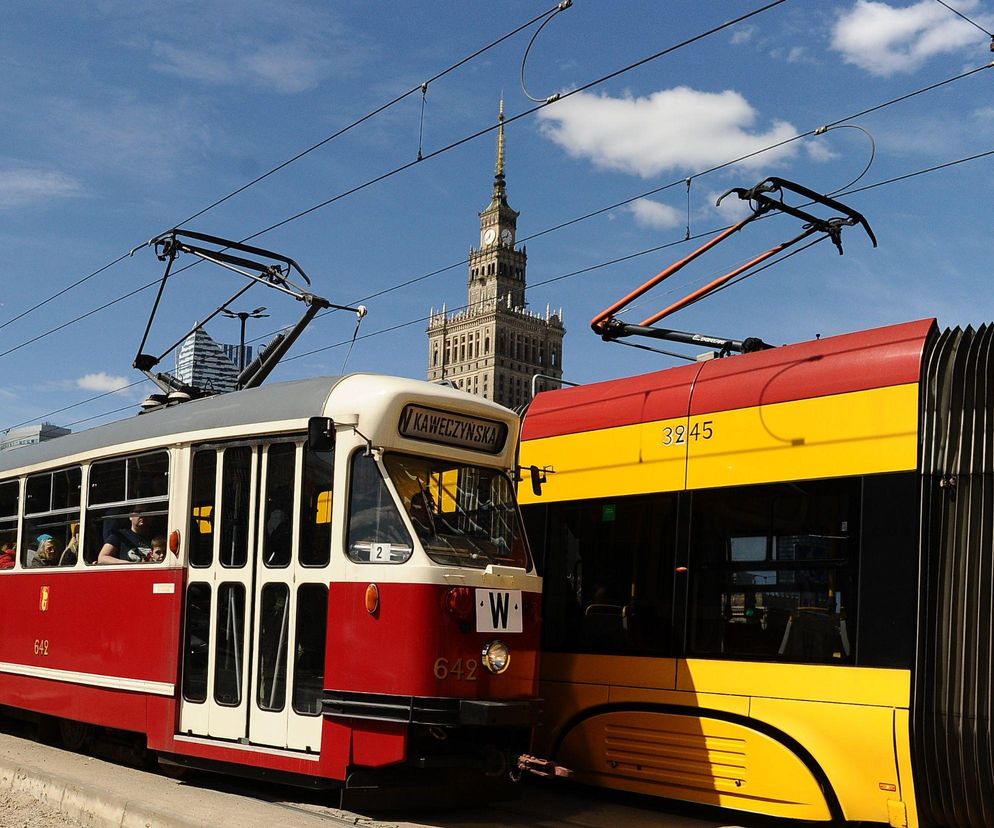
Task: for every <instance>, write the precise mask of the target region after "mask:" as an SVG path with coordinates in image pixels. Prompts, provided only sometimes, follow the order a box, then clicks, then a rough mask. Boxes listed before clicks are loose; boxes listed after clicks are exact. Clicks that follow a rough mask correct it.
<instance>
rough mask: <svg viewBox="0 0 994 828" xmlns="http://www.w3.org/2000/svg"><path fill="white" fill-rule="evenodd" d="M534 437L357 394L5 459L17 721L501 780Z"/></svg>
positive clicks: (365, 768)
mask: <svg viewBox="0 0 994 828" xmlns="http://www.w3.org/2000/svg"><path fill="white" fill-rule="evenodd" d="M517 436H518V423H517V420H516V418H515V417H514V415H513V414H512V413H511V412H509V411H506V410H505V409H503V408H501V407H500V406H497V405H495V404H493V403H490V402H487V401H486V400H482V399H479V398H477V397H472V396H470V395H468V394H464V393H462V392H459V391H456V390H453V389H450V388H445V387H440V386H434V385H429V384H426V383H422V382H416V381H413V380H404V379H397V378H389V377H383V376H375V375H370V374H352V375H348V376H345V377H341V378H322V379H310V380H301V381H297V382H289V383H282V384H276V385H272V386H268V387H262V388H254V389H250V390H245V391H239V392H235V393H231V394H227V395H222V396H216V397H210V398H206V399H201V400H195V401H191V402H185V403H182V404H179V405H175V406H166V407H163V408H162V409H160V410H157V411H152V412H150V413H147V414H144V415H142V416H138V417H135V418H133V419H130V420H126V421H122V422H118V423H114V424H111V425H107V426H103V427H100V428H95V429H92V430H90V431H86V432H82V433H79V434H73V435H68V436H65V437H61V438H59V439H57V440H53V441H49V442H45V443H41V444H38V445H34V446H28V447H24V448H20V449H17V450H13V451H9V452H5V453H4V454H3V455H0V548H5V549H7V550H8V553H9V555H8V560H11V559H12V558H13V557H15V555H14V552H15V551H16V563H13V564H12V565H11V566H10V568H8V569H0V607H2V614H0V617H2V628H3V629H2V634H0V704H2V705H5V706H7V707H10V708H18V709H21V710H25V711H32V712H34V713H39V714H44V715H45V716H50V717H56V718H57V720H58V721H59V722H60V725H61V731H62V733H63V736H64V738H65V739H66V741H67V742H69V743H70V744H72V745H76V746H79V745H80V744H82V743H83V741H84V740H85V738H86V737H87V735H88V733H90V732H91V730H92V728H93V727H94V726H97V727H104V728H113V729H115V730H116V731H130V732H133V733H134V734H138V735H139V736H143V737H145V739H146V740H147V746H148V748H149V749H150V750H152V751H155V753H156V754H157V755H158V756H159V759H160V761H164V762H169V763H172V764H178V765H187V766H195V767H207V768H213V769H221V770H226V771H229V772H233V773H243V774H247V775H264V776H274V775H279V774H281V773H282V774H286V775H287V778H288V780H289V781H294V780H296V781H298V782H306V783H307V784H320V783H322V782H326V783H329V784H332V785H335V784H342V785H345V786H349V785H351V784H362V785H363V786H369V785H375V784H378V781H382V780H389V781H391V782H393V781H396V780H398V779H400V778H407V776H406V772H407V771H410V773H411V774H413V775H414V777H415V778H418V774H419V771H418V769H419V768H422V769H423V768H430V769H431V770H429V771H423V770H422V771H420V773H421V774H428V773H430V774H432V775H434V776H437V777H438V778H441V777H442V776H443V775H444V774H442V773H441V772H440V771H439V769H441V768H451V769H453V770H454V771H457V772H463V773H466V772H468V773H480V772H490V773H497V772H499V771H500V770H501V769H502V768H503V767H505V765H506V763H507V762H508V761H509V760H510V759H513V754H514V753H515V752H516V751H519V750H522V749H525V748H527V740H528V734H529V732H530V728H531V725H532V724H533V723H534V722H535V720H536V717H537V711H538V701H537V699H536V659H537V643H538V614H539V603H540V592H541V584H540V580H539V578H538V576H537V575H536V574H535V570H534V567H533V566H532V563H531V560H530V557H529V552H528V549H527V545H526V541H525V538H524V535H523V532H522V529H521V523H520V518H519V514H518V508H517V505H516V502H515V496H514V485H513V483H512V478H511V476H510V474H509V472H510V470H511V468H512V466H513V463H514V453H515V446H516V442H517ZM135 538H137V540H135ZM129 539H130V540H129ZM160 550H162V551H160Z"/></svg>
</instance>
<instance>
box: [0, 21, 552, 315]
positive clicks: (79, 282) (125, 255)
mask: <svg viewBox="0 0 994 828" xmlns="http://www.w3.org/2000/svg"><path fill="white" fill-rule="evenodd" d="M558 11H559V6H558V5H556V6H554V7H553V8H551V9H549V10H548V11H545V12H543V13H542V14H539V15H536V16H535V17H533V18H532V19H531V20H529V21H527V22H526V23H522V24H521V25H520V26H518V27H517V28H515V29H513V30H511V31H510V32H508V33H507V34H505V35H502V36H501V37H499V38H497V39H496V40H494V41H491V42H490V43H488V44H487V45H486V46H483V47H482V48H480V49H477V50H476V51H475V52H473V53H472V54H470V55H467V56H466V57H464V58H462V59H461V60H458V61H457V62H455V63H453V64H452V65H451V66H448V67H446V68H445V69H443V70H442V71H440V72H437V73H436V74H434V75H432V76H431V77H430V78H428V80H426V81H424V82H423V83H419V84H418V85H417V86H415V87H412V88H411V89H408V90H407V91H406V92H404V93H402V94H400V95H398V96H396V97H395V98H393V99H392V100H390V101H388V102H387V103H385V104H381V105H380V106H378V107H376V108H375V109H373V110H372V111H371V112H368V113H367V114H365V115H363V116H362V117H361V118H358V119H356V120H355V121H353V122H352V123H350V124H347V125H346V126H344V127H342V128H341V129H338V130H336V131H335V132H333V133H332V134H331V135H328V136H326V137H325V138H322V139H321V140H320V141H318V142H317V143H316V144H312V145H311V146H309V147H308V148H307V149H305V150H302V151H300V152H298V153H297V154H296V155H294V156H293V157H291V158H288V159H287V160H286V161H283V162H282V163H280V164H277V165H276V166H275V167H273V168H271V169H270V170H268V171H266V172H264V173H263V174H262V175H259V176H256V177H255V178H253V179H252V180H251V181H249V182H248V183H246V184H243V185H242V186H241V187H238V188H237V189H235V190H232V191H231V192H230V193H228V194H227V195H226V196H223V197H221V198H219V199H217V200H216V201H214V202H212V203H211V204H208V205H207V206H206V207H204V208H202V209H201V210H198V211H197V212H196V213H193V214H192V215H190V216H187V217H186V218H185V219H183V220H182V221H180V222H177V223H176V224H174V225H173V226H174V227H181V226H182V225H184V224H187V223H188V222H191V221H193V220H194V219H196V218H199V217H200V216H202V215H204V213H207V212H208V211H210V210H213V209H214V208H215V207H218V206H219V205H221V204H223V203H224V202H226V201H228V200H229V199H231V198H234V197H235V196H236V195H238V194H240V193H243V192H245V190H247V189H249V188H250V187H253V186H255V185H256V184H258V183H259V182H260V181H263V180H264V179H266V178H269V177H270V176H271V175H274V174H275V173H277V172H279V171H280V170H283V169H285V168H286V167H289V166H290V165H291V164H293V163H294V162H296V161H299V160H300V159H301V158H303V157H304V156H305V155H308V154H310V153H312V152H314V150H316V149H319V148H320V147H323V146H324V145H325V144H327V143H329V142H330V141H333V140H335V139H336V138H338V137H340V136H342V135H344V134H345V133H346V132H349V131H350V130H352V129H354V128H355V127H357V126H359V125H361V124H363V123H365V122H366V121H368V120H370V119H371V118H374V117H375V116H377V115H379V114H380V113H381V112H384V111H385V110H387V109H389V108H390V107H392V106H394V105H396V104H398V103H400V102H401V101H402V100H404V99H405V98H407V97H409V96H410V95H412V94H414V93H415V92H419V91H422V90H423V89H426V88H427V86H428V84H431V83H434V82H435V81H437V80H440V79H441V78H443V77H445V76H446V75H448V74H450V73H451V72H454V71H455V70H456V69H458V68H460V67H461V66H464V65H465V64H467V63H469V62H470V61H471V60H474V59H475V58H477V57H479V56H480V55H482V54H483V53H485V52H487V51H489V50H490V49H492V48H494V47H495V46H498V45H500V44H501V43H503V42H504V41H505V40H508V39H509V38H511V37H513V36H514V35H516V34H518V33H519V32H521V31H522V30H524V29H527V28H528V27H529V26H531V25H533V24H535V23H537V22H538V21H539V20H541V19H542V18H543V17H547V16H548V15H554V14H556V13H557V12H558ZM129 255H130V254H128V253H123V254H121V255H120V256H118V257H117V258H116V259H114V260H113V261H111V262H108V263H107V264H105V265H103V266H102V267H100V268H98V269H96V270H94V271H93V272H92V273H89V274H87V275H86V276H84V277H82V278H81V279H78V280H77V281H75V282H73V283H72V284H71V285H68V286H66V287H65V288H63V289H61V290H59V291H57V292H56V293H53V294H52V295H51V296H49V297H48V298H46V299H43V300H42V301H40V302H38V303H36V304H35V305H32V306H31V307H30V308H27V309H26V310H24V311H22V312H21V313H19V314H18V315H17V316H15V317H13V318H12V319H8V320H7V321H5V322H3V323H0V330H3V329H4V328H6V327H7V326H8V325H11V324H13V323H14V322H17V321H18V320H19V319H23V318H24V317H25V316H27V315H28V314H30V313H33V312H34V311H36V310H38V309H39V308H42V307H44V306H45V305H47V304H48V303H49V302H52V301H54V300H55V299H58V298H59V297H60V296H62V295H63V294H66V293H68V292H69V291H70V290H73V289H74V288H77V287H79V286H80V285H82V284H83V283H84V282H87V281H89V280H90V279H92V278H93V277H94V276H97V275H99V274H100V273H103V272H104V271H105V270H108V269H110V268H111V267H113V266H114V265H117V264H120V263H121V262H122V261H124V260H125V259H126V258H128V256H129Z"/></svg>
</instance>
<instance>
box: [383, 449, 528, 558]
mask: <svg viewBox="0 0 994 828" xmlns="http://www.w3.org/2000/svg"><path fill="white" fill-rule="evenodd" d="M383 464H384V466H386V469H387V473H388V474H389V475H390V479H391V480H392V481H393V483H394V486H396V488H397V492H398V494H399V495H400V497H401V501H402V502H403V504H404V508H405V509H406V510H407V513H408V515H409V516H410V518H411V522H412V523H413V524H414V528H415V531H417V533H418V537H419V538H420V539H421V542H422V543H423V544H424V547H425V550H426V551H427V552H428V555H429V556H430V557H431V558H432V559H433V560H435V561H437V562H438V563H444V564H455V565H457V566H475V567H484V566H487V565H488V564H491V563H499V564H503V565H505V566H517V567H522V568H525V567H527V566H528V552H527V548H526V545H525V535H524V530H523V529H522V527H521V522H520V520H519V517H518V507H517V503H516V502H515V497H514V486H513V484H512V483H511V480H510V478H509V477H508V476H507V475H506V474H505V473H504V472H503V471H500V470H499V469H492V468H484V467H480V466H466V465H461V464H458V463H454V462H451V461H446V460H433V459H429V458H425V457H411V456H408V455H402V454H388V455H387V456H386V457H384V459H383Z"/></svg>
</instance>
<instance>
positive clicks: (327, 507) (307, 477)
mask: <svg viewBox="0 0 994 828" xmlns="http://www.w3.org/2000/svg"><path fill="white" fill-rule="evenodd" d="M334 470H335V452H334V450H331V451H311V449H310V448H307V447H305V449H304V486H303V490H302V492H301V501H300V563H301V564H302V565H303V566H325V565H326V564H327V563H328V561H330V560H331V496H332V493H331V484H332V478H333V476H334Z"/></svg>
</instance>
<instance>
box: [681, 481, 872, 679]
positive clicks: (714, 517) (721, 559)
mask: <svg viewBox="0 0 994 828" xmlns="http://www.w3.org/2000/svg"><path fill="white" fill-rule="evenodd" d="M858 520H859V481H858V480H852V479H841V480H822V481H809V482H802V483H791V484H774V485H769V486H752V487H748V488H745V487H743V488H739V489H723V490H713V491H701V492H695V493H694V494H693V505H692V514H691V549H690V578H691V587H690V593H691V594H690V608H689V613H690V617H689V636H690V644H689V649H690V651H691V652H692V653H695V654H700V655H721V656H726V657H731V658H754V659H775V660H781V661H799V662H809V663H852V662H853V661H854V652H853V646H852V645H853V643H854V642H855V611H856V557H857V552H858V550H857V540H856V539H857V538H858V537H859V533H858Z"/></svg>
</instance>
